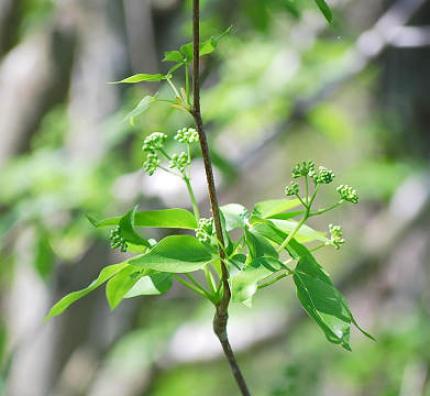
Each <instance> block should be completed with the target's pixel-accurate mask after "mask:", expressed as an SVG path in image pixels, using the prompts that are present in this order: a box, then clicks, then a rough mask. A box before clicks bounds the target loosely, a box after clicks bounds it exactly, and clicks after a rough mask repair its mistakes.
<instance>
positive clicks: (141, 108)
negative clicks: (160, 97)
mask: <svg viewBox="0 0 430 396" xmlns="http://www.w3.org/2000/svg"><path fill="white" fill-rule="evenodd" d="M156 101H157V99H156V98H155V96H149V95H148V96H145V97H144V98H143V99H142V100H141V101H140V102H139V103H138V104H137V106H136V107H135V108H134V109H133V110H132V111H131V112H130V113H128V114H127V116H126V119H127V120H129V122H130V124H131V125H132V126H134V125H135V122H134V121H135V119H136V117H138V116H140V115H141V114H143V113H144V112H145V111H146V110H148V109H149V107H150V106H151V105H152V104H153V103H154V102H156Z"/></svg>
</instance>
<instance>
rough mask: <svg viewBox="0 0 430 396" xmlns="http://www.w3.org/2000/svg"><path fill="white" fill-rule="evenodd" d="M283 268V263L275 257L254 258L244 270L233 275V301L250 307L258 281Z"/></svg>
mask: <svg viewBox="0 0 430 396" xmlns="http://www.w3.org/2000/svg"><path fill="white" fill-rule="evenodd" d="M282 268H283V267H282V264H281V263H280V262H279V261H278V260H276V259H275V258H273V257H260V258H258V259H256V260H254V261H253V262H252V263H251V264H250V265H248V266H247V267H246V268H245V269H244V270H243V271H240V272H238V273H237V274H235V275H234V276H232V278H231V283H232V299H233V302H239V303H243V304H244V305H246V306H248V307H250V306H251V304H252V297H253V296H254V294H255V293H256V292H257V290H258V282H259V281H261V280H262V279H264V278H266V277H267V276H269V275H271V274H272V273H273V272H276V271H279V270H280V269H282Z"/></svg>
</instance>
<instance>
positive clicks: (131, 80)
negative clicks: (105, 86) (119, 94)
mask: <svg viewBox="0 0 430 396" xmlns="http://www.w3.org/2000/svg"><path fill="white" fill-rule="evenodd" d="M165 78H166V77H165V76H164V74H145V73H139V74H135V75H134V76H130V77H127V78H124V79H123V80H120V81H114V82H112V83H111V84H137V83H141V82H145V81H146V82H156V81H162V80H164V79H165Z"/></svg>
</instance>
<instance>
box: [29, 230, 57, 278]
mask: <svg viewBox="0 0 430 396" xmlns="http://www.w3.org/2000/svg"><path fill="white" fill-rule="evenodd" d="M32 250H33V252H34V257H33V265H34V267H35V268H36V271H37V273H38V274H39V275H40V277H41V278H42V279H47V278H48V277H49V275H50V274H51V272H52V269H53V268H54V262H55V253H54V251H53V250H52V247H51V245H50V243H49V237H48V235H47V233H46V231H44V230H43V229H38V230H37V235H36V240H35V243H34V246H33V249H32Z"/></svg>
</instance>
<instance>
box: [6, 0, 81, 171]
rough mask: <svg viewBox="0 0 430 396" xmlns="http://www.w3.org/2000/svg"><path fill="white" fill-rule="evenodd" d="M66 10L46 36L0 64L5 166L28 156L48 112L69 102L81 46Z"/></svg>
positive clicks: (21, 46) (24, 44)
mask: <svg viewBox="0 0 430 396" xmlns="http://www.w3.org/2000/svg"><path fill="white" fill-rule="evenodd" d="M62 4H63V5H62V6H59V7H58V9H57V13H56V16H55V18H54V21H53V22H52V23H50V24H49V26H48V27H47V28H46V29H45V30H44V31H41V32H37V33H34V34H33V35H30V36H29V37H28V38H27V39H26V40H25V41H23V42H22V43H21V44H19V45H17V46H16V47H15V48H13V49H12V50H11V51H9V53H8V54H7V55H6V56H5V57H4V58H3V61H2V63H1V64H0V102H1V103H2V106H1V107H0V130H1V138H2V141H1V145H0V166H1V165H3V164H4V163H6V162H7V160H8V158H10V157H11V156H12V155H15V154H19V153H21V152H24V151H26V150H28V148H29V145H30V141H31V136H32V135H33V134H34V133H35V132H36V130H37V128H38V126H39V124H40V121H41V120H42V118H43V117H44V115H45V114H46V112H47V111H49V109H50V108H51V107H52V106H54V105H55V104H57V103H58V102H61V101H62V100H64V98H65V96H66V93H67V89H68V85H69V78H70V72H71V65H72V63H73V54H74V48H75V43H76V42H75V30H74V20H73V19H74V12H73V7H71V6H70V5H69V3H67V2H65V3H62ZM6 25H8V24H6Z"/></svg>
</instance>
